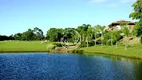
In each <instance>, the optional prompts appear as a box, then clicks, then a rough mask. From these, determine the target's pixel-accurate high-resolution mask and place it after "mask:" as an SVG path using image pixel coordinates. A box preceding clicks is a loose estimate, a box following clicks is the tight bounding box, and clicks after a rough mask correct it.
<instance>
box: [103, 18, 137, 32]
mask: <svg viewBox="0 0 142 80" xmlns="http://www.w3.org/2000/svg"><path fill="white" fill-rule="evenodd" d="M122 24H124V25H126V26H127V27H129V30H130V32H132V31H133V30H134V25H135V22H131V21H125V20H120V21H116V22H112V23H111V24H109V25H108V26H107V27H106V28H105V29H104V30H105V31H111V30H114V29H117V30H121V25H122Z"/></svg>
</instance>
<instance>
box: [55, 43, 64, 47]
mask: <svg viewBox="0 0 142 80" xmlns="http://www.w3.org/2000/svg"><path fill="white" fill-rule="evenodd" d="M53 45H55V46H57V47H62V45H63V44H61V43H53Z"/></svg>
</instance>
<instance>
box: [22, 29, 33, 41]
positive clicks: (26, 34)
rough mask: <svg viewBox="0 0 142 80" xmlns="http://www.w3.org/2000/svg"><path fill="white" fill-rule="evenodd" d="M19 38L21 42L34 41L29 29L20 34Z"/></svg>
mask: <svg viewBox="0 0 142 80" xmlns="http://www.w3.org/2000/svg"><path fill="white" fill-rule="evenodd" d="M21 37H22V40H27V41H31V40H35V37H36V35H35V34H34V33H33V31H32V30H31V29H28V31H26V32H24V33H22V36H21Z"/></svg>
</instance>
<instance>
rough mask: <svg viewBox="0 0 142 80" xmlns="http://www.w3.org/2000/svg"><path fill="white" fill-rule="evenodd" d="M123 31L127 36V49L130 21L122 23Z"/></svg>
mask: <svg viewBox="0 0 142 80" xmlns="http://www.w3.org/2000/svg"><path fill="white" fill-rule="evenodd" d="M121 31H122V33H123V34H124V36H125V37H126V42H125V50H127V46H128V37H129V34H130V30H129V27H128V23H126V22H125V23H121Z"/></svg>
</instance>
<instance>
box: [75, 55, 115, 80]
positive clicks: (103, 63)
mask: <svg viewBox="0 0 142 80" xmlns="http://www.w3.org/2000/svg"><path fill="white" fill-rule="evenodd" d="M111 64H112V63H111V61H109V60H108V59H106V58H103V57H97V56H95V57H94V56H92V57H90V56H81V57H79V58H78V66H79V67H78V68H79V69H78V70H79V74H80V78H81V79H83V80H105V79H106V80H111V79H112V80H113V79H114V76H113V75H112V74H111V73H110V71H111V66H110V65H111Z"/></svg>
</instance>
